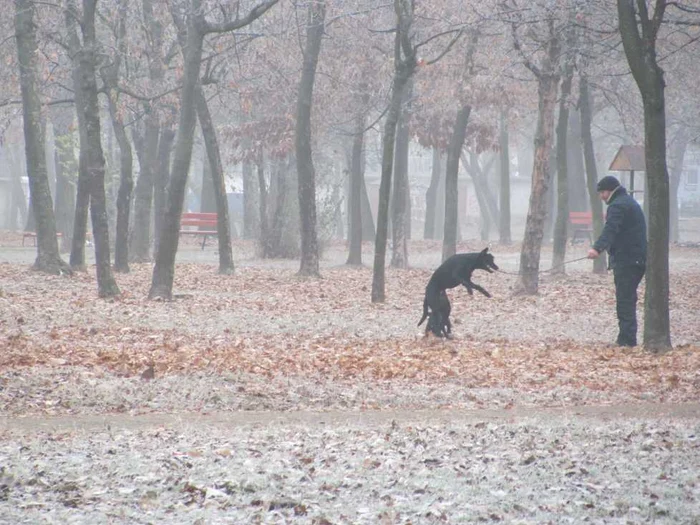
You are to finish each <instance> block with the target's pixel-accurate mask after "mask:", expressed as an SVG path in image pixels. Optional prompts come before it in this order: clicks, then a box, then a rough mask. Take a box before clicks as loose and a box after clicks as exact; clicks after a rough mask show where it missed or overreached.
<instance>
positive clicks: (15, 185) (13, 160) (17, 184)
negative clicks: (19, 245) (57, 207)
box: [6, 146, 33, 231]
mask: <svg viewBox="0 0 700 525" xmlns="http://www.w3.org/2000/svg"><path fill="white" fill-rule="evenodd" d="M18 149H19V148H16V147H11V146H6V151H7V157H8V162H9V168H10V176H11V178H12V206H11V211H10V229H11V230H12V231H14V230H16V229H17V228H18V227H19V225H20V224H24V223H26V221H27V215H28V209H27V197H26V195H25V194H24V188H23V187H22V171H23V169H22V160H21V158H20V153H19V152H18V151H17V150H18ZM25 158H26V154H25ZM32 213H33V212H32ZM18 215H19V216H18Z"/></svg>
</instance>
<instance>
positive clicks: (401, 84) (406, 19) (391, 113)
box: [371, 2, 416, 303]
mask: <svg viewBox="0 0 700 525" xmlns="http://www.w3.org/2000/svg"><path fill="white" fill-rule="evenodd" d="M411 5H412V4H411ZM394 6H395V9H396V13H397V19H398V28H397V31H396V40H395V43H394V55H395V60H394V82H393V84H392V89H391V101H390V103H389V110H388V112H387V115H386V120H385V122H384V136H383V137H382V176H381V181H380V183H379V203H378V209H377V235H376V237H375V242H374V265H373V270H372V292H371V298H372V302H373V303H383V302H384V300H385V284H386V283H385V273H386V268H385V263H386V243H387V233H388V230H389V194H390V190H391V175H392V173H393V171H394V146H395V141H396V126H397V124H398V120H399V114H400V111H401V101H402V100H403V91H404V89H405V87H406V84H407V83H408V81H409V80H410V78H411V77H412V76H413V73H414V71H415V69H416V54H415V48H413V47H411V46H410V45H402V43H403V44H406V41H407V40H408V39H409V38H410V27H411V21H412V18H413V12H412V8H411V6H410V5H409V6H405V5H403V4H401V3H400V2H396V3H395V4H394ZM404 8H407V9H408V10H409V11H410V12H408V13H406V12H404ZM402 49H403V53H404V54H406V53H408V54H407V55H406V56H405V57H404V58H403V59H402V58H401V55H402Z"/></svg>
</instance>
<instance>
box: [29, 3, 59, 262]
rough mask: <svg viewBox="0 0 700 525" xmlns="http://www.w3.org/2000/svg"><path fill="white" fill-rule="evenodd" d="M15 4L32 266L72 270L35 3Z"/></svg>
mask: <svg viewBox="0 0 700 525" xmlns="http://www.w3.org/2000/svg"><path fill="white" fill-rule="evenodd" d="M15 7H16V11H15V30H16V33H15V38H16V41H17V59H18V61H19V64H20V87H21V92H22V117H23V119H24V141H25V152H26V157H27V174H28V176H29V192H30V195H31V199H32V202H33V208H32V211H33V213H34V218H35V220H36V226H37V258H36V260H35V262H34V266H33V269H35V270H38V271H42V272H47V273H52V274H59V275H60V274H62V273H71V270H70V268H69V267H68V265H67V264H66V263H65V262H64V261H63V260H62V259H61V256H60V255H59V252H58V240H57V238H56V221H55V218H54V213H53V202H52V199H51V190H50V187H49V178H48V174H47V169H46V155H45V152H46V125H45V122H44V118H43V116H42V111H41V101H40V100H39V93H38V91H37V88H38V86H37V62H36V56H37V53H38V46H37V41H36V24H35V21H34V5H33V2H30V1H29V0H16V2H15Z"/></svg>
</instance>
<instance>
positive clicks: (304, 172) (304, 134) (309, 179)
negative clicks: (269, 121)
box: [294, 1, 326, 277]
mask: <svg viewBox="0 0 700 525" xmlns="http://www.w3.org/2000/svg"><path fill="white" fill-rule="evenodd" d="M308 9H309V10H308V15H307V16H308V25H307V27H306V45H305V47H304V58H303V66H302V73H301V80H300V81H299V91H298V95H297V96H298V98H297V122H296V132H295V135H294V138H295V149H296V160H297V176H298V178H299V213H300V218H301V264H300V267H299V275H305V276H313V277H319V276H320V273H319V266H318V236H317V232H316V173H315V171H314V163H313V156H312V151H311V107H312V104H313V91H314V81H315V78H316V66H317V65H318V57H319V54H320V52H321V39H322V38H323V30H324V20H325V17H326V4H325V2H324V1H317V2H312V3H310V4H309V8H308Z"/></svg>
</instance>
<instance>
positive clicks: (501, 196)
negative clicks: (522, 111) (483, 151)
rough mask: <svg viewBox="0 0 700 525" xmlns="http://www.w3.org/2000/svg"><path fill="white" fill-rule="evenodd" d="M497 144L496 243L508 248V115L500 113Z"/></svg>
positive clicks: (509, 238)
mask: <svg viewBox="0 0 700 525" xmlns="http://www.w3.org/2000/svg"><path fill="white" fill-rule="evenodd" d="M498 142H499V145H500V162H499V167H500V177H499V181H500V184H499V192H498V200H499V202H498V209H499V210H500V213H499V216H498V237H499V240H498V242H499V243H500V244H502V245H504V246H508V245H510V244H511V243H512V242H513V239H512V236H511V231H510V152H509V147H508V142H509V136H508V113H507V111H506V110H502V111H501V118H500V124H499V134H498Z"/></svg>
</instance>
